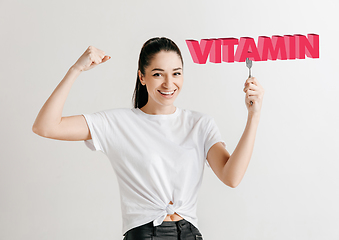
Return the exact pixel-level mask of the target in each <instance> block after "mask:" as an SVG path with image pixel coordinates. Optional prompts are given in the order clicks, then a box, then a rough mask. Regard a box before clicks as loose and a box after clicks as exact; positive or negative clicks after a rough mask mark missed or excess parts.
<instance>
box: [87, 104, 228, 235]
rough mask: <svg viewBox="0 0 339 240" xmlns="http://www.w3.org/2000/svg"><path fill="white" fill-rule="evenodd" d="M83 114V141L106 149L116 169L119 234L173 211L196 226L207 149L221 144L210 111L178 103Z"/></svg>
mask: <svg viewBox="0 0 339 240" xmlns="http://www.w3.org/2000/svg"><path fill="white" fill-rule="evenodd" d="M83 116H84V117H85V118H86V121H87V124H88V127H89V130H90V132H91V135H92V139H90V140H86V141H85V144H86V146H87V147H89V148H90V149H91V150H93V151H98V150H100V151H102V152H103V153H104V154H106V155H107V157H108V158H109V160H110V162H111V164H112V167H113V169H114V171H115V173H116V176H117V180H118V185H119V189H120V201H121V212H122V220H123V226H122V233H123V234H125V233H126V232H127V231H128V230H130V229H132V228H134V227H137V226H141V225H143V224H145V223H148V222H151V221H153V225H154V226H158V225H160V224H161V223H162V222H163V220H164V219H165V217H166V216H167V214H173V213H174V212H176V213H177V214H179V215H180V216H181V217H183V218H184V219H186V220H187V221H189V222H191V223H192V224H193V225H194V226H195V227H197V228H198V218H197V216H196V209H197V194H198V190H199V188H200V185H201V183H202V178H203V170H204V164H205V163H206V164H207V166H208V167H210V166H209V164H208V162H207V160H206V155H207V153H208V150H209V149H210V147H211V146H213V145H214V144H215V143H217V142H222V143H223V145H224V146H225V147H226V144H225V142H224V141H223V140H222V139H221V135H220V132H219V129H218V127H217V126H216V124H215V122H214V119H213V118H212V117H210V116H209V115H207V114H203V113H199V112H196V111H191V110H185V109H180V108H178V107H176V111H175V112H174V113H172V114H164V115H151V114H147V113H145V112H143V111H142V110H140V109H139V108H132V109H128V108H118V109H110V110H105V111H100V112H96V113H92V114H83ZM170 201H172V202H173V205H172V204H169V202H170Z"/></svg>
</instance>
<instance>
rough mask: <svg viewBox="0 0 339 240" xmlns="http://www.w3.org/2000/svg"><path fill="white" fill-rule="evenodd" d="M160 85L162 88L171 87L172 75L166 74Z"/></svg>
mask: <svg viewBox="0 0 339 240" xmlns="http://www.w3.org/2000/svg"><path fill="white" fill-rule="evenodd" d="M162 86H163V87H164V88H171V87H172V86H173V77H172V76H169V75H166V76H165V77H164V81H163V83H162Z"/></svg>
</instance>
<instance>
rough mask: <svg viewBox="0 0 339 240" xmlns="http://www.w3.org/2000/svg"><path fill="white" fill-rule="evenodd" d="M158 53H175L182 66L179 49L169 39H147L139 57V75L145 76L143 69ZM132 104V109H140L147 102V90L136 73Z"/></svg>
mask: <svg viewBox="0 0 339 240" xmlns="http://www.w3.org/2000/svg"><path fill="white" fill-rule="evenodd" d="M160 51H173V52H176V53H177V54H178V55H179V57H180V59H181V63H182V64H183V65H184V61H183V60H182V56H181V52H180V49H179V48H178V46H177V45H176V44H175V43H174V42H173V41H172V40H171V39H168V38H166V37H155V38H151V39H149V40H148V41H147V42H145V43H144V45H143V46H142V48H141V51H140V55H139V62H138V71H139V70H140V71H141V73H142V74H143V75H145V68H147V67H148V66H149V65H150V64H151V61H152V59H153V57H154V55H155V54H157V53H158V52H160ZM133 102H134V108H142V107H143V106H145V105H146V103H147V102H148V92H147V88H146V85H142V84H141V82H140V79H139V74H138V72H137V81H136V84H135V89H134V93H133Z"/></svg>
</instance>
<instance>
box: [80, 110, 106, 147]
mask: <svg viewBox="0 0 339 240" xmlns="http://www.w3.org/2000/svg"><path fill="white" fill-rule="evenodd" d="M82 115H83V116H84V117H85V119H86V122H87V125H88V128H89V131H90V133H91V136H92V139H89V140H84V142H85V144H86V146H87V147H88V148H89V149H91V150H92V151H102V152H103V153H106V129H107V123H108V119H107V115H106V114H105V112H103V111H102V112H96V113H91V114H82Z"/></svg>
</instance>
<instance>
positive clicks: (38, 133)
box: [32, 125, 47, 137]
mask: <svg viewBox="0 0 339 240" xmlns="http://www.w3.org/2000/svg"><path fill="white" fill-rule="evenodd" d="M32 131H33V132H34V133H35V134H37V135H39V136H41V137H46V136H47V135H46V134H45V132H44V131H42V130H41V129H40V128H38V127H36V126H35V125H33V126H32Z"/></svg>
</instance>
